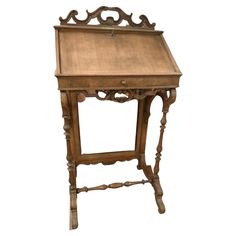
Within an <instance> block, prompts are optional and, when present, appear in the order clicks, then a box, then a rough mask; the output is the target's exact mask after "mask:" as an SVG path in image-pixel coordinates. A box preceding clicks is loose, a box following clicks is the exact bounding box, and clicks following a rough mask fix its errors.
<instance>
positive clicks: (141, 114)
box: [135, 89, 176, 214]
mask: <svg viewBox="0 0 236 236" xmlns="http://www.w3.org/2000/svg"><path fill="white" fill-rule="evenodd" d="M169 92H170V94H169V96H168V91H167V90H164V89H163V90H160V91H158V93H157V95H159V96H160V97H161V98H162V101H163V109H162V111H163V117H162V120H161V131H160V138H159V143H158V146H157V154H156V163H155V167H154V170H152V168H151V166H147V165H146V161H145V146H146V136H147V126H148V118H149V116H150V106H151V102H152V100H153V99H154V96H149V97H146V98H145V99H142V100H139V104H138V118H137V131H136V145H135V149H136V152H137V153H138V156H139V159H138V169H142V170H143V172H144V174H145V175H146V177H147V178H148V180H149V181H150V183H151V184H152V186H153V188H154V191H155V199H156V203H157V206H158V211H159V213H161V214H162V213H164V212H165V205H164V203H163V201H162V196H163V191H162V188H161V184H160V179H159V176H158V172H159V161H160V156H161V151H162V140H163V133H164V129H165V125H166V114H167V112H168V110H169V107H170V105H171V104H172V103H173V102H174V101H175V97H176V91H175V89H170V90H169Z"/></svg>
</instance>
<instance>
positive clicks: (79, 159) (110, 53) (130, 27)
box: [55, 7, 181, 229]
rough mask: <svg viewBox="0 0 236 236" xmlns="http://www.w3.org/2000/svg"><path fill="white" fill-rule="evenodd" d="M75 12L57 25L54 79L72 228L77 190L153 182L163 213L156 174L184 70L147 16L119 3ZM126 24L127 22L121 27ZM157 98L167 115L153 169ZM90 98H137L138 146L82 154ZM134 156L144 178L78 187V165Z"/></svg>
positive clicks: (75, 211)
mask: <svg viewBox="0 0 236 236" xmlns="http://www.w3.org/2000/svg"><path fill="white" fill-rule="evenodd" d="M104 11H109V12H115V13H116V14H117V13H118V19H114V18H113V17H112V16H109V17H103V12H104ZM77 14H78V13H77V11H75V10H73V11H71V12H70V13H69V14H68V16H67V17H66V18H65V19H63V18H61V17H60V25H59V26H55V30H56V57H57V69H56V77H57V78H58V85H59V90H60V93H61V104H62V111H63V118H64V121H65V124H64V130H65V136H66V143H67V160H68V170H69V183H70V229H75V228H77V227H78V220H77V200H76V199H77V194H78V193H81V192H87V191H91V190H105V189H108V188H119V187H123V186H126V187H128V186H132V185H135V184H145V183H150V184H151V185H152V187H153V189H154V193H155V199H156V203H157V206H158V210H159V212H160V213H164V212H165V206H164V204H163V201H162V195H163V192H162V188H161V185H160V180H159V176H158V172H159V162H160V159H161V152H162V139H163V133H164V129H165V127H166V114H167V112H168V111H169V107H170V105H171V104H172V103H173V102H174V101H175V98H176V87H178V85H179V78H180V76H181V72H180V70H179V69H178V67H177V65H176V63H175V61H174V59H173V57H172V55H171V53H170V50H169V49H168V46H167V44H166V42H165V40H164V38H163V36H162V33H163V32H161V31H156V30H155V29H154V27H155V24H154V23H153V24H150V23H149V21H148V19H147V17H146V16H144V15H141V16H140V20H141V21H140V23H134V22H133V21H132V14H130V15H127V14H126V13H124V12H123V11H122V10H121V9H120V8H117V7H112V8H109V7H100V8H98V9H97V10H96V11H94V12H92V13H89V12H87V18H86V19H84V20H79V19H78V18H77ZM93 19H96V20H97V21H98V24H97V25H91V24H89V23H90V21H91V20H93ZM124 22H126V23H127V26H123V23H124ZM121 23H122V26H121ZM156 96H160V97H161V98H162V101H163V108H162V113H163V115H162V118H161V127H160V137H159V141H158V143H157V149H156V157H155V158H156V162H155V166H154V167H151V166H150V165H147V164H146V161H145V145H146V134H147V127H148V118H149V115H150V106H151V103H152V101H153V99H154V98H155V97H156ZM86 97H96V98H97V99H99V100H101V101H104V100H111V101H113V102H119V103H124V102H128V101H130V100H132V99H137V100H138V112H137V126H136V127H137V129H136V140H135V148H134V150H129V151H119V152H106V153H91V154H84V153H81V143H80V126H79V115H78V102H83V101H85V98H86ZM107 112H109V111H107ZM87 125H89V124H87ZM104 128H105V127H104ZM132 159H137V160H138V166H137V167H138V169H141V170H143V172H144V175H145V176H146V180H141V181H127V182H125V183H119V182H118V183H112V184H109V185H105V184H103V185H100V186H96V187H81V188H77V186H76V176H77V173H76V168H77V166H78V165H81V164H97V163H103V164H105V165H107V164H114V163H115V162H117V161H128V160H132Z"/></svg>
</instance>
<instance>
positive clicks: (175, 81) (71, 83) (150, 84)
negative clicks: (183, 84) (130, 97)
mask: <svg viewBox="0 0 236 236" xmlns="http://www.w3.org/2000/svg"><path fill="white" fill-rule="evenodd" d="M58 83H59V89H60V90H85V89H101V90H102V89H131V88H175V87H178V86H179V77H178V76H171V75H170V76H160V77H132V78H130V77H129V78H128V77H123V76H122V77H115V78H114V77H112V78H110V77H107V78H106V77H105V78H104V77H99V76H98V77H58Z"/></svg>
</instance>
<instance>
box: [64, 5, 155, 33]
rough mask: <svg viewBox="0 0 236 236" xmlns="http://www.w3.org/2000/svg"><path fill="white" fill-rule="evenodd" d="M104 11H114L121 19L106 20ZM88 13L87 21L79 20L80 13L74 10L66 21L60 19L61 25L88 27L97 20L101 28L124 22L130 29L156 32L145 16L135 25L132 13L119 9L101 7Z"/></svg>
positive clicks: (153, 25)
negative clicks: (103, 16) (93, 20)
mask: <svg viewBox="0 0 236 236" xmlns="http://www.w3.org/2000/svg"><path fill="white" fill-rule="evenodd" d="M104 11H114V12H117V13H118V15H119V17H118V19H117V20H115V19H114V18H113V17H112V16H108V17H107V18H106V19H103V18H102V13H103V12H104ZM86 12H87V18H86V19H85V20H79V19H78V18H77V17H76V16H77V15H78V12H77V11H76V10H72V11H71V12H70V13H69V14H68V15H67V17H66V18H65V19H63V18H62V17H60V18H59V20H60V23H61V25H87V24H88V23H89V22H90V21H91V20H92V19H94V18H97V20H98V22H99V23H100V25H101V26H118V25H120V24H121V22H122V21H123V20H125V21H127V23H128V24H129V25H128V26H129V27H134V28H144V29H151V30H154V27H155V25H156V24H155V23H152V24H150V22H149V20H148V18H147V17H146V16H145V15H141V16H140V17H139V19H140V20H141V22H140V23H134V22H133V20H132V15H133V14H132V13H131V14H130V15H128V14H126V13H125V12H124V11H123V10H121V9H120V8H118V7H106V6H102V7H99V8H98V9H97V10H95V11H94V12H91V13H90V12H88V10H87V11H86ZM71 19H72V20H73V21H74V24H71V23H69V21H70V20H71Z"/></svg>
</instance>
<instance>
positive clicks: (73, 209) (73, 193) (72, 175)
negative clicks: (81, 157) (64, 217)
mask: <svg viewBox="0 0 236 236" xmlns="http://www.w3.org/2000/svg"><path fill="white" fill-rule="evenodd" d="M68 170H69V182H70V229H76V228H78V216H77V189H76V164H75V162H69V163H68Z"/></svg>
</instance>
